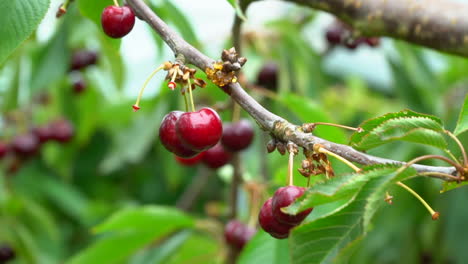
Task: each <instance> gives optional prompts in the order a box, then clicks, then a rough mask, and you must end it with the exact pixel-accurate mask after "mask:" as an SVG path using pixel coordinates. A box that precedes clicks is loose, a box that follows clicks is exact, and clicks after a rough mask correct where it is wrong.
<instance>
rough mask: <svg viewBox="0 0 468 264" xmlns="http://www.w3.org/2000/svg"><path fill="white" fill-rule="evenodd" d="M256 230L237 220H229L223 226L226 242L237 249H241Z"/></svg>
mask: <svg viewBox="0 0 468 264" xmlns="http://www.w3.org/2000/svg"><path fill="white" fill-rule="evenodd" d="M256 232H257V230H255V229H254V228H252V227H250V226H247V225H245V224H244V223H242V222H240V221H238V220H231V221H229V222H228V223H227V224H226V226H225V228H224V238H225V239H226V242H227V243H228V244H229V245H231V246H234V247H235V248H237V249H242V248H243V247H244V246H245V244H247V242H249V240H250V239H251V238H252V236H253V235H255V233H256Z"/></svg>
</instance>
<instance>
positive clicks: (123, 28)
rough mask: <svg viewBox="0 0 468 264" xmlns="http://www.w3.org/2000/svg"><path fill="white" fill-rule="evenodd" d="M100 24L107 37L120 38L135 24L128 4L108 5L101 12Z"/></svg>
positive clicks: (133, 15)
mask: <svg viewBox="0 0 468 264" xmlns="http://www.w3.org/2000/svg"><path fill="white" fill-rule="evenodd" d="M101 24H102V29H103V30H104V32H105V33H106V34H107V35H108V36H109V37H111V38H121V37H123V36H125V35H127V34H128V33H129V32H130V31H131V30H132V28H133V26H134V25H135V14H134V13H133V10H132V9H131V8H130V7H128V6H121V7H120V6H108V7H106V8H105V9H104V11H103V12H102V15H101Z"/></svg>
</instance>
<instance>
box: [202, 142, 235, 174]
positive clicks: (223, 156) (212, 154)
mask: <svg viewBox="0 0 468 264" xmlns="http://www.w3.org/2000/svg"><path fill="white" fill-rule="evenodd" d="M230 160H231V153H229V152H227V151H226V150H225V149H224V147H223V145H222V144H221V143H218V144H216V145H215V146H214V147H212V148H210V149H209V150H207V151H205V154H204V155H203V163H204V164H205V165H206V166H207V167H208V168H212V169H217V168H221V167H222V166H224V165H226V164H227V163H228V162H229V161H230Z"/></svg>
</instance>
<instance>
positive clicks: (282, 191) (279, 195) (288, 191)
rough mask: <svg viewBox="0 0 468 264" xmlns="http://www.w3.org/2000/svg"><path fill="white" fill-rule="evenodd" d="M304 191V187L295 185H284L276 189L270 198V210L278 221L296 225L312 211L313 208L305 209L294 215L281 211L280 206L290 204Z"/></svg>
mask: <svg viewBox="0 0 468 264" xmlns="http://www.w3.org/2000/svg"><path fill="white" fill-rule="evenodd" d="M304 191H305V188H303V187H297V186H285V187H281V188H279V189H278V190H276V192H275V194H274V195H273V198H272V211H273V216H274V217H275V219H276V220H277V221H278V222H280V223H283V224H289V225H298V224H300V223H301V222H302V221H303V220H304V219H305V218H306V217H307V216H308V215H309V214H310V212H312V209H313V208H309V209H306V210H304V211H302V212H300V213H298V214H296V215H290V214H286V213H283V212H282V211H281V208H283V207H286V206H288V205H290V204H292V203H293V202H294V200H296V199H297V198H298V197H300V196H301V195H302V194H303V193H304Z"/></svg>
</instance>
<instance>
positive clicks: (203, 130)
mask: <svg viewBox="0 0 468 264" xmlns="http://www.w3.org/2000/svg"><path fill="white" fill-rule="evenodd" d="M176 132H177V136H178V137H179V139H180V141H182V144H184V146H186V147H188V148H190V149H191V150H193V151H197V152H201V151H204V150H207V149H209V148H211V147H213V146H214V145H216V144H217V143H218V141H219V140H220V139H221V136H222V133H223V125H222V123H221V119H220V118H219V115H218V113H216V111H215V110H213V109H211V108H202V109H200V110H198V111H196V112H186V113H183V114H182V115H181V116H180V118H179V120H178V121H177V122H176Z"/></svg>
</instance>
